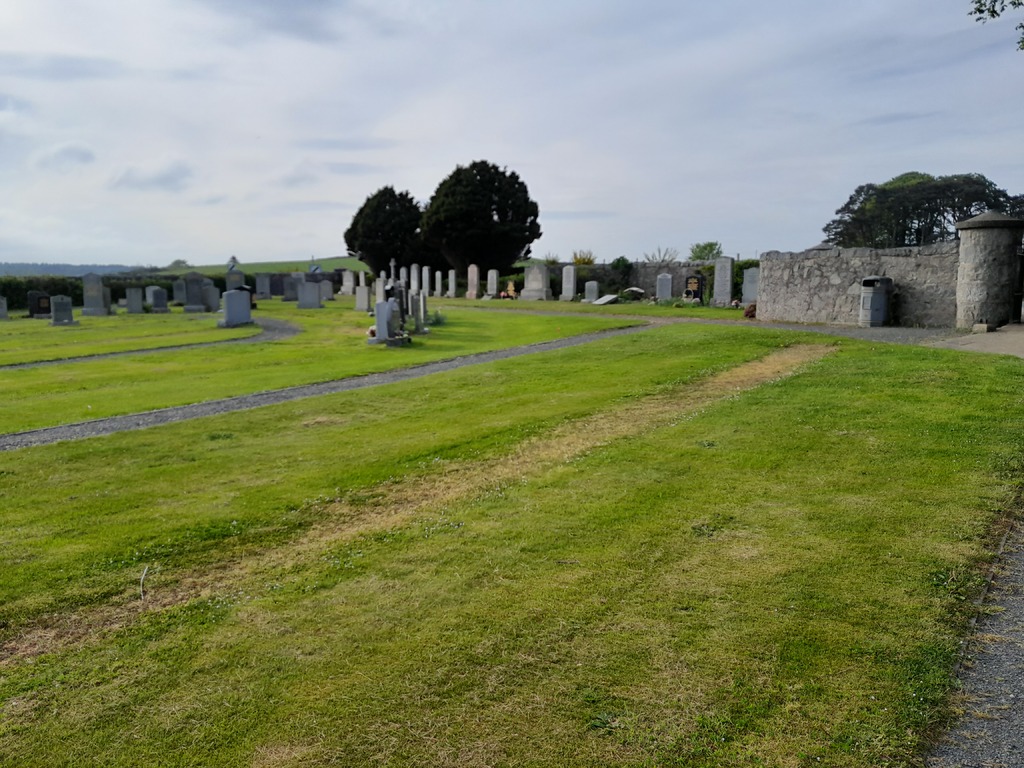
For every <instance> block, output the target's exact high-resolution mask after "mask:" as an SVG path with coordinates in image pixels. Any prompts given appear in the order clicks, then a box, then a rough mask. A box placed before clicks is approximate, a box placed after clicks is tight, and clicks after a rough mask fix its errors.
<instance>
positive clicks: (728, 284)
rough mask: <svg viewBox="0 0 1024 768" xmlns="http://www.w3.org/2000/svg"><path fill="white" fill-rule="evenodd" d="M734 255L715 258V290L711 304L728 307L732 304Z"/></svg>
mask: <svg viewBox="0 0 1024 768" xmlns="http://www.w3.org/2000/svg"><path fill="white" fill-rule="evenodd" d="M732 262H733V258H732V256H722V257H721V258H719V259H715V290H714V294H713V295H712V297H711V306H713V307H728V306H729V305H730V304H732Z"/></svg>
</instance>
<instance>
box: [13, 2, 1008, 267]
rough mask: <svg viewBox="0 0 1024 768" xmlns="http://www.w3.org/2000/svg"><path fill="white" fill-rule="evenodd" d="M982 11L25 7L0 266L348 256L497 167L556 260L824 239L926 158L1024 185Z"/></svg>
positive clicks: (996, 24) (691, 5)
mask: <svg viewBox="0 0 1024 768" xmlns="http://www.w3.org/2000/svg"><path fill="white" fill-rule="evenodd" d="M970 5H971V4H970V2H969V0H858V2H856V3H831V2H822V0H813V1H812V0H777V2H771V3H768V2H763V0H715V2H702V3H695V2H682V1H681V0H664V1H663V0H632V2H624V1H623V0H619V1H618V2H611V1H610V0H586V2H583V1H581V0H561V1H560V2H558V1H555V0H545V1H538V0H518V1H517V2H508V1H506V2H501V1H500V0H372V2H370V1H369V0H368V1H367V2H359V1H358V0H287V1H286V0H138V2H125V1H124V0H75V2H68V1H67V0H4V2H3V3H2V4H0V262H19V261H28V262H63V263H71V264H90V263H99V264H108V263H113V264H127V265H138V266H166V265H167V264H169V263H170V262H172V261H174V260H176V259H185V260H186V261H188V262H189V263H190V264H193V265H209V264H217V263H220V262H224V263H226V262H227V261H228V259H229V258H230V257H231V256H235V257H236V258H237V259H238V260H239V261H240V262H241V263H242V264H243V265H245V264H251V263H258V262H266V261H277V260H282V259H313V258H327V257H331V256H338V255H344V254H345V250H346V249H345V243H344V232H345V230H346V229H347V228H348V226H349V224H350V223H351V220H352V216H353V215H354V214H355V212H356V211H357V210H358V209H359V206H360V205H362V203H363V202H364V201H365V200H366V198H367V197H369V196H370V195H372V194H373V193H374V192H376V191H377V190H379V189H380V188H381V187H384V186H392V187H394V188H395V189H396V190H398V191H408V192H410V193H411V194H412V195H413V197H414V198H415V199H416V200H418V201H420V202H421V203H424V204H425V203H426V202H428V201H429V199H430V197H431V195H432V194H433V193H434V190H435V189H436V188H437V186H438V184H440V183H441V181H442V180H443V179H444V178H445V177H446V176H448V175H449V174H450V173H451V172H452V171H454V170H455V168H456V167H457V166H460V165H462V166H465V165H468V164H470V163H472V162H474V161H476V160H486V161H488V162H491V163H494V164H496V165H498V166H500V167H502V168H507V169H508V170H510V171H515V172H516V173H517V174H518V175H519V176H520V178H521V179H522V180H523V181H524V182H525V183H526V185H527V187H528V189H529V191H530V196H531V197H532V198H533V199H534V200H535V201H536V202H537V204H538V206H539V208H540V225H541V230H542V232H543V235H542V237H541V238H540V239H539V240H538V241H536V242H535V243H534V244H533V254H532V255H534V256H538V257H545V256H549V257H556V258H559V259H561V260H569V259H570V258H571V256H572V254H573V252H574V251H583V250H588V251H591V252H592V253H593V254H594V256H595V257H596V258H597V260H598V261H611V260H613V259H615V258H616V257H618V256H627V257H628V258H630V259H631V260H642V259H643V257H644V255H645V254H648V253H654V252H655V251H656V250H657V249H659V248H661V249H668V248H674V249H676V250H678V251H679V253H680V255H681V256H682V257H685V256H686V255H687V254H688V253H689V248H690V246H691V245H693V244H695V243H699V242H705V241H717V242H719V243H721V244H722V247H723V249H724V251H725V253H726V254H728V255H734V256H738V257H740V258H744V259H747V258H756V257H757V256H758V255H759V254H760V253H763V252H764V251H769V250H781V251H796V250H803V249H804V248H809V247H811V246H813V245H815V244H817V243H819V242H821V240H822V239H823V237H824V235H823V233H822V227H823V226H824V225H825V224H826V223H827V222H828V221H829V220H830V219H831V218H833V216H834V214H835V210H836V209H837V208H839V207H840V206H841V205H842V204H843V203H845V202H846V200H847V198H848V197H849V196H850V194H851V193H852V192H853V190H854V189H855V188H856V187H857V186H858V185H860V184H864V183H868V182H875V183H880V182H883V181H886V180H888V179H890V178H892V177H894V176H897V175H899V174H901V173H904V172H907V171H922V172H925V173H931V174H934V175H946V174H953V173H982V174H984V175H985V176H987V177H988V178H989V179H991V180H992V181H993V182H995V183H996V185H997V186H999V187H1002V188H1003V189H1006V190H1007V191H1008V192H1010V193H1011V194H1020V193H1024V151H1022V145H1021V135H1022V126H1024V77H1022V74H1024V52H1018V51H1017V49H1016V42H1017V37H1018V33H1017V32H1016V31H1015V30H1014V25H1015V24H1017V23H1018V22H1019V21H1021V18H1020V16H1024V14H1021V13H1020V12H1012V13H1017V14H1018V16H1008V17H1007V18H1004V19H1000V20H998V21H993V22H988V23H986V24H979V23H977V22H975V21H974V19H973V18H971V17H970V16H968V11H969V10H970Z"/></svg>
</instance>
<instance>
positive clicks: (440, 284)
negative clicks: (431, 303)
mask: <svg viewBox="0 0 1024 768" xmlns="http://www.w3.org/2000/svg"><path fill="white" fill-rule="evenodd" d="M443 293H444V275H443V274H441V270H440V269H439V270H437V272H435V273H434V298H435V299H436V298H440V296H441V295H442V294H443Z"/></svg>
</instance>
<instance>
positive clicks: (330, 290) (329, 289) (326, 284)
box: [319, 280, 335, 301]
mask: <svg viewBox="0 0 1024 768" xmlns="http://www.w3.org/2000/svg"><path fill="white" fill-rule="evenodd" d="M319 286H320V301H334V300H335V299H334V283H332V282H331V281H330V280H321V281H320V283H319Z"/></svg>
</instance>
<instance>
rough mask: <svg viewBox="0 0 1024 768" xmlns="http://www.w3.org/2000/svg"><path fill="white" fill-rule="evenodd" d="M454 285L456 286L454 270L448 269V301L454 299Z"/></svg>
mask: <svg viewBox="0 0 1024 768" xmlns="http://www.w3.org/2000/svg"><path fill="white" fill-rule="evenodd" d="M456 284H457V280H456V277H455V270H454V269H449V270H448V298H449V299H454V298H455V286H456Z"/></svg>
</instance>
